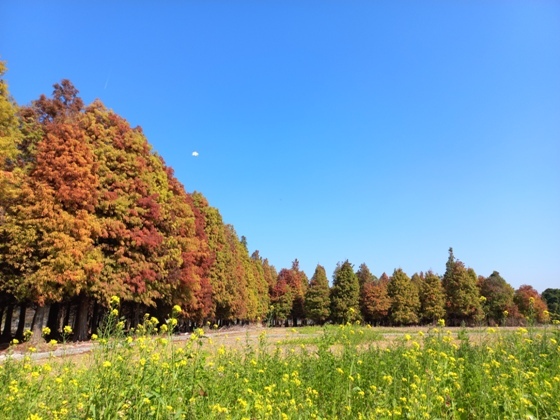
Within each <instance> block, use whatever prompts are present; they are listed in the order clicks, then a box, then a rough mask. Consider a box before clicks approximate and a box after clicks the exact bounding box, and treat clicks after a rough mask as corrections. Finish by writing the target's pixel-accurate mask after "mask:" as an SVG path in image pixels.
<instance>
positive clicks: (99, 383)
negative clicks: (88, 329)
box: [0, 321, 560, 420]
mask: <svg viewBox="0 0 560 420" xmlns="http://www.w3.org/2000/svg"><path fill="white" fill-rule="evenodd" d="M147 323H148V324H149V325H147V326H146V327H145V328H144V330H143V331H141V332H137V333H136V335H134V336H131V337H125V336H124V335H123V334H122V333H121V332H120V330H119V329H118V328H108V329H107V331H108V334H109V332H110V334H111V336H114V337H115V338H111V337H109V336H107V335H105V336H102V337H101V338H100V345H99V347H98V348H97V349H96V350H95V351H94V352H92V353H91V354H90V355H89V358H88V360H87V361H85V362H84V361H83V360H82V361H81V363H80V364H79V365H76V364H75V363H73V362H71V361H64V360H54V359H53V360H49V361H47V362H43V363H34V362H32V361H31V360H30V358H29V357H26V358H25V359H23V360H19V361H16V360H7V361H5V362H4V363H3V364H1V365H0V383H2V384H4V388H5V389H4V391H5V392H3V393H1V394H0V413H3V414H2V415H3V416H5V418H10V419H15V420H17V419H26V420H27V419H33V420H38V419H41V418H42V419H88V418H91V419H120V418H123V419H139V420H140V419H183V418H184V419H286V418H288V419H313V418H315V419H360V418H368V419H384V418H387V419H389V418H414V419H422V418H426V419H435V418H440V419H443V418H449V419H483V418H488V419H505V418H510V419H525V418H526V419H530V418H534V419H555V418H556V419H557V418H560V415H559V413H560V402H559V401H560V400H559V399H558V395H560V344H559V343H560V330H559V329H558V327H548V328H539V329H529V330H525V329H518V330H508V331H504V330H501V329H495V330H492V329H487V330H485V332H484V333H483V334H481V333H477V337H476V343H472V342H471V340H470V337H469V335H468V332H464V333H462V334H460V338H459V339H457V338H456V337H454V336H453V334H452V333H451V332H450V330H447V329H445V328H434V329H431V330H429V332H427V333H426V332H422V331H418V332H414V333H413V332H411V333H404V334H402V335H401V336H399V337H397V338H396V339H394V340H392V341H386V340H384V339H383V337H382V336H381V334H380V332H379V331H377V330H376V329H375V328H367V327H362V326H358V325H346V326H342V327H338V326H327V327H325V328H319V327H315V328H302V329H298V330H297V331H298V332H297V333H293V336H292V337H290V338H288V339H287V340H285V341H280V342H279V343H271V340H269V339H267V335H268V331H267V330H264V331H263V332H262V333H261V336H260V338H259V340H258V343H257V344H250V343H249V342H247V344H246V345H245V346H224V345H223V344H222V345H218V344H217V343H215V342H214V341H213V339H212V338H211V337H210V338H207V339H202V338H201V333H202V332H201V331H199V332H198V333H197V334H193V335H192V336H191V337H190V339H188V340H186V341H182V342H174V341H173V340H171V339H170V338H171V337H170V336H169V335H160V336H153V335H152V336H150V335H145V332H149V331H150V330H151V332H152V333H153V332H155V331H154V329H155V328H154V324H150V321H147ZM150 325H151V326H150ZM298 340H300V341H299V342H298ZM366 344H367V345H366Z"/></svg>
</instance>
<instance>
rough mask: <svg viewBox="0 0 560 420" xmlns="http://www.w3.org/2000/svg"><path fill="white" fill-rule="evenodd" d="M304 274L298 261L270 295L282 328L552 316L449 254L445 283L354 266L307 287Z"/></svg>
mask: <svg viewBox="0 0 560 420" xmlns="http://www.w3.org/2000/svg"><path fill="white" fill-rule="evenodd" d="M304 276H305V275H304V274H303V273H301V271H300V270H299V268H298V262H297V260H296V261H295V262H294V264H293V266H292V268H291V270H282V271H281V275H279V277H278V283H277V284H276V286H275V287H274V288H273V290H272V292H271V304H272V306H271V308H272V310H271V315H272V318H273V319H274V320H275V322H276V323H278V322H282V321H283V322H286V320H290V322H291V323H293V324H297V322H298V320H299V319H306V320H311V321H312V322H314V323H318V324H323V323H325V322H327V321H331V322H334V323H346V322H352V321H356V320H361V321H365V322H367V323H371V324H375V325H416V324H429V323H434V322H436V321H437V320H439V319H446V321H447V323H448V324H450V325H463V324H464V325H474V324H481V323H486V324H490V325H495V324H502V325H504V324H508V325H512V324H521V323H527V322H545V321H547V320H548V319H549V317H550V314H549V312H548V310H547V304H546V302H545V301H544V300H543V298H542V297H541V296H540V295H539V293H538V292H537V291H536V290H535V289H534V288H533V287H531V286H529V285H523V286H521V287H520V288H519V289H517V290H514V289H513V287H511V286H510V285H509V284H508V283H507V282H506V281H505V280H504V279H503V278H502V277H501V276H500V274H499V273H498V272H497V271H494V272H493V273H492V274H491V275H490V276H489V277H483V276H477V275H476V273H475V271H474V270H473V269H472V268H466V267H465V265H464V264H463V263H462V262H461V261H459V260H457V259H456V258H455V256H454V255H453V249H451V248H450V249H449V259H448V261H447V265H446V271H445V274H444V275H443V276H441V277H440V276H438V275H436V274H434V273H433V272H431V271H428V272H427V273H425V274H424V273H422V272H420V273H415V274H414V275H413V276H412V277H409V276H408V275H407V274H406V273H405V272H404V271H403V270H402V269H400V268H398V269H395V270H394V272H393V274H392V275H391V276H390V277H389V276H388V275H387V274H385V273H383V274H382V275H381V277H380V278H377V277H376V276H374V275H373V274H372V273H371V272H370V270H369V268H368V267H367V265H366V264H361V265H360V267H359V269H358V270H357V271H356V272H354V270H353V266H352V264H350V262H348V261H345V262H344V263H342V264H339V265H338V266H337V267H336V269H335V272H334V274H333V281H332V287H330V286H329V281H328V279H327V275H326V273H325V269H324V268H323V267H322V266H321V265H318V266H317V268H316V269H315V273H314V274H313V277H312V278H311V280H310V281H309V282H306V281H304V280H305V277H304ZM546 292H547V293H545V294H544V295H545V296H548V295H554V296H556V298H557V297H558V293H560V289H547V291H546ZM554 293H556V294H554ZM556 308H557V306H556ZM552 315H553V316H554V314H552ZM556 316H558V315H556Z"/></svg>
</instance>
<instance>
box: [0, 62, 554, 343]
mask: <svg viewBox="0 0 560 420" xmlns="http://www.w3.org/2000/svg"><path fill="white" fill-rule="evenodd" d="M4 72H5V66H4V64H3V63H0V76H1V75H3V74H4ZM506 286H507V287H506ZM508 287H509V289H508ZM524 287H525V286H524ZM510 289H511V287H510V286H509V285H507V283H505V281H504V280H503V279H501V277H499V275H498V274H497V273H494V274H492V275H491V276H490V277H489V278H488V279H482V278H480V279H479V278H477V277H476V275H475V274H474V271H472V270H471V269H466V268H465V267H464V265H463V264H462V263H460V262H459V261H455V260H454V258H453V257H452V254H451V255H450V262H448V267H447V271H446V274H445V275H444V276H443V278H442V279H440V278H439V277H438V276H436V275H434V274H433V273H431V272H428V273H427V274H422V273H420V274H415V275H413V276H412V278H408V276H407V275H406V274H405V273H404V272H402V270H395V272H394V273H393V275H392V276H391V277H388V276H387V275H385V274H384V275H382V276H381V277H380V278H379V279H377V278H375V277H374V276H373V275H371V273H370V272H369V270H367V267H366V266H365V265H362V266H360V269H359V270H358V271H357V272H356V273H354V271H353V269H352V266H351V264H350V263H348V262H345V263H343V264H341V265H339V267H337V269H336V270H335V273H334V276H333V285H332V287H329V282H328V280H327V277H326V273H325V270H324V269H323V268H322V267H320V266H318V267H317V270H316V271H315V274H314V275H313V277H312V279H311V281H308V278H307V277H306V275H305V273H303V272H302V271H301V270H300V269H299V264H298V262H297V260H296V261H295V262H294V264H293V265H292V267H291V268H290V269H282V270H281V271H280V272H279V273H277V272H276V270H275V268H274V267H273V266H272V265H271V264H269V262H268V260H267V259H264V258H262V257H261V256H260V255H259V253H258V251H255V252H254V253H253V254H252V255H250V254H249V251H248V248H247V241H246V240H245V238H244V237H241V238H239V237H238V235H237V233H236V232H235V230H234V228H233V226H231V225H227V224H225V223H224V222H223V220H222V217H221V215H220V213H219V211H218V210H217V209H215V208H213V207H211V206H210V205H209V204H208V202H207V200H206V199H205V198H204V196H203V195H202V194H201V193H197V192H194V193H187V192H186V191H185V189H184V187H183V186H182V185H181V183H180V182H179V181H178V180H177V179H176V178H175V176H174V174H173V170H172V169H171V168H170V167H168V166H167V165H166V164H165V162H164V160H163V159H162V158H161V157H160V156H158V155H157V154H156V153H155V152H154V151H153V150H152V149H151V147H150V145H149V143H148V141H147V139H146V137H145V136H144V134H143V133H142V130H141V128H139V127H136V128H133V127H131V126H130V125H129V124H128V123H127V121H126V120H124V119H123V118H122V117H120V116H118V115H117V114H115V113H114V112H113V111H111V110H109V109H107V108H106V107H105V106H104V105H103V104H102V103H101V102H100V101H98V100H96V101H94V102H93V103H92V104H90V105H87V106H86V105H84V103H83V101H82V100H81V99H80V97H79V96H78V91H77V90H76V88H75V87H74V86H73V85H72V84H71V83H70V82H69V81H68V80H63V81H62V82H61V83H60V84H55V85H54V91H53V94H52V96H51V97H46V96H44V95H42V96H40V97H39V99H37V100H36V101H33V102H32V103H31V104H30V105H27V106H18V105H17V104H16V103H15V102H14V101H13V100H12V99H11V98H10V96H9V93H8V90H7V86H6V84H5V82H4V80H3V79H2V80H0V325H3V328H1V333H0V341H4V342H7V341H10V339H12V338H13V337H16V338H21V337H23V335H24V329H25V328H27V327H26V319H27V318H28V317H27V316H26V315H27V314H28V313H29V314H33V320H32V322H31V328H32V331H33V336H34V337H40V336H41V334H42V329H43V327H44V326H46V327H48V329H49V330H50V331H51V337H48V338H57V337H58V336H59V335H60V331H61V328H62V326H64V325H72V326H73V330H74V334H73V337H72V338H74V339H76V340H84V339H87V338H88V337H89V335H90V334H92V333H94V332H95V331H96V329H97V328H98V326H99V324H100V322H101V320H102V319H103V317H104V315H105V313H106V311H107V308H109V302H110V299H111V296H118V297H120V299H121V302H122V304H121V314H122V316H123V317H124V318H125V320H126V324H127V327H130V328H133V327H135V326H136V325H137V324H139V323H140V322H141V320H142V317H143V315H144V314H145V313H146V312H150V313H151V314H152V315H155V316H157V317H159V318H160V319H163V318H164V317H165V316H167V315H168V314H169V312H170V310H171V307H172V306H174V305H179V306H181V308H183V324H182V326H181V328H183V329H188V328H192V327H193V326H200V325H202V324H204V323H207V322H211V323H212V324H217V325H224V324H229V323H239V322H256V321H265V320H266V321H267V322H269V323H270V324H275V325H279V324H286V323H291V324H298V323H307V322H314V323H324V322H327V321H332V322H346V321H349V320H355V319H362V320H364V321H365V322H370V323H374V324H384V325H389V324H391V325H406V324H418V323H423V322H433V321H434V320H435V319H439V318H441V317H446V318H447V319H448V320H449V321H450V322H452V323H461V322H465V323H472V322H481V321H484V320H487V321H488V322H497V323H499V322H503V321H504V314H505V311H507V313H508V315H506V316H505V318H507V319H515V320H522V319H535V320H537V321H542V320H544V317H545V313H544V310H545V309H546V306H545V304H544V302H543V301H542V299H541V297H540V296H539V294H538V293H537V292H536V291H535V290H534V289H532V288H531V287H530V286H526V287H525V289H523V290H521V289H520V290H518V291H517V292H515V293H514V292H513V289H511V290H510ZM510 292H511V293H510ZM506 295H507V296H506ZM504 296H506V297H504ZM481 297H484V298H485V299H486V300H484V299H483V298H481ZM498 297H499V298H498ZM510 297H511V299H510ZM14 323H15V324H17V327H16V328H15V331H14V329H13V328H12V324H14Z"/></svg>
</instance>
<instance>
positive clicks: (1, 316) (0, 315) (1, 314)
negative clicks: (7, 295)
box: [0, 306, 4, 336]
mask: <svg viewBox="0 0 560 420" xmlns="http://www.w3.org/2000/svg"><path fill="white" fill-rule="evenodd" d="M3 319H4V307H3V306H1V307H0V336H1V335H2V320H3Z"/></svg>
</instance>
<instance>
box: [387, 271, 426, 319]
mask: <svg viewBox="0 0 560 420" xmlns="http://www.w3.org/2000/svg"><path fill="white" fill-rule="evenodd" d="M387 293H388V294H389V297H390V298H391V309H390V312H389V314H390V317H391V322H392V323H393V324H395V325H410V324H416V323H418V310H419V309H420V300H419V298H418V289H417V288H416V286H415V285H414V284H413V283H412V281H411V280H410V277H408V276H407V275H406V273H405V272H404V271H403V270H402V269H400V268H398V269H396V270H395V271H394V272H393V275H392V276H391V280H390V281H389V284H388V286H387Z"/></svg>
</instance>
